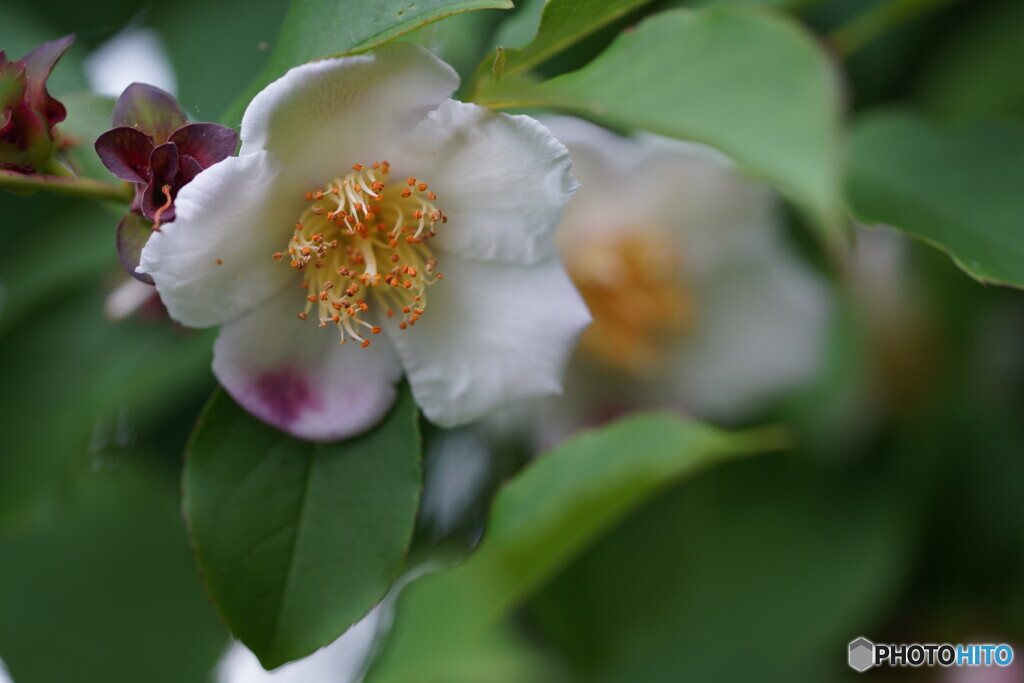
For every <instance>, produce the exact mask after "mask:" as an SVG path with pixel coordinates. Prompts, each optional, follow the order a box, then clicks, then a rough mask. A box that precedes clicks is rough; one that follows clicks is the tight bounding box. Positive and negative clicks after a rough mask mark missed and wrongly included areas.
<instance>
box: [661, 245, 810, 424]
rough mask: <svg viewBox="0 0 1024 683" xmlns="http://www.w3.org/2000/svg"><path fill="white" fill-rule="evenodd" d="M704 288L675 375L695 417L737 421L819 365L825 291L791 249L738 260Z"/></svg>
mask: <svg viewBox="0 0 1024 683" xmlns="http://www.w3.org/2000/svg"><path fill="white" fill-rule="evenodd" d="M700 285H701V289H700V291H699V292H698V294H699V296H700V298H699V300H698V304H697V306H698V308H697V319H696V321H695V324H696V327H695V329H694V330H693V331H692V333H691V334H690V335H689V336H688V338H687V340H686V342H685V343H684V345H683V347H682V348H681V349H680V365H679V367H678V368H677V374H676V380H677V382H676V385H677V386H678V387H679V389H680V390H681V394H682V397H683V400H684V402H685V403H686V405H687V407H688V408H689V409H691V410H692V411H693V412H695V413H697V414H699V415H701V416H703V417H710V418H717V419H735V418H736V417H738V416H739V415H741V414H743V413H745V412H748V411H749V410H751V409H753V408H755V407H757V405H758V404H759V403H761V402H763V401H765V400H767V399H768V398H770V397H771V396H772V395H777V394H778V393H779V392H781V391H784V390H786V389H788V388H792V387H794V386H796V385H797V384H799V383H800V382H802V381H804V380H806V379H807V378H808V377H809V376H811V374H812V373H814V372H815V371H816V370H817V369H818V367H820V364H821V361H822V354H823V351H824V335H825V333H826V328H827V322H828V312H829V299H828V294H827V291H826V289H825V287H824V285H823V283H822V282H821V281H820V280H819V279H818V278H817V277H815V276H814V275H813V274H812V273H811V272H810V271H809V270H808V269H807V268H806V267H805V266H803V264H801V263H800V262H799V260H798V259H797V258H796V257H795V256H794V255H793V254H791V253H789V251H788V250H786V249H784V248H782V247H772V248H770V249H768V250H766V251H764V252H762V253H761V254H760V255H759V256H758V258H757V259H737V260H736V261H735V262H734V263H733V264H732V265H731V266H730V267H729V268H721V269H719V271H718V272H716V273H715V275H714V278H713V279H712V280H710V281H705V282H702V283H700Z"/></svg>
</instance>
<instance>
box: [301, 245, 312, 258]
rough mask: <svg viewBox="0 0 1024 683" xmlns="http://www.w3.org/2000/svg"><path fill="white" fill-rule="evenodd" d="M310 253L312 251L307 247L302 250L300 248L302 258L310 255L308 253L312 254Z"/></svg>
mask: <svg viewBox="0 0 1024 683" xmlns="http://www.w3.org/2000/svg"><path fill="white" fill-rule="evenodd" d="M312 251H313V250H312V249H310V248H309V247H303V248H302V255H303V256H309V255H310V253H312Z"/></svg>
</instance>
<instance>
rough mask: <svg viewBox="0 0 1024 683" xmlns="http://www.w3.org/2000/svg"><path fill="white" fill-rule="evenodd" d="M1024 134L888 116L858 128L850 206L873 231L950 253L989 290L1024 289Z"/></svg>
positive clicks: (1008, 126) (1018, 129)
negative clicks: (895, 231) (881, 227)
mask: <svg viewBox="0 0 1024 683" xmlns="http://www.w3.org/2000/svg"><path fill="white" fill-rule="evenodd" d="M1021 187H1024V126H1022V125H1020V124H1018V123H1014V122H1010V121H994V120H993V121H978V122H974V123H971V124H966V125H957V126H942V125H939V124H936V123H933V122H930V121H928V120H926V119H924V118H922V117H920V116H917V115H915V114H911V113H908V112H898V111H890V112H880V113H876V114H873V115H868V116H865V117H864V118H862V119H861V120H860V121H859V122H858V123H857V125H856V126H855V128H854V135H853V149H852V154H851V159H850V180H849V197H850V203H851V205H852V209H853V212H854V214H855V215H857V217H858V218H860V219H861V220H863V221H865V222H868V223H884V224H887V225H891V226H894V227H896V228H899V229H900V230H904V231H906V232H908V233H910V234H911V235H914V236H915V237H918V238H920V239H922V240H924V241H925V242H927V243H929V244H931V245H932V246H934V247H936V248H938V249H942V250H943V251H946V252H948V253H949V255H950V256H951V257H952V258H953V260H954V261H955V262H956V264H957V265H958V266H960V268H962V269H963V270H964V271H966V272H967V274H968V275H970V276H971V277H974V278H976V279H978V280H981V281H982V282H990V283H995V284H1005V285H1012V286H1015V287H1024V194H1022V193H1021Z"/></svg>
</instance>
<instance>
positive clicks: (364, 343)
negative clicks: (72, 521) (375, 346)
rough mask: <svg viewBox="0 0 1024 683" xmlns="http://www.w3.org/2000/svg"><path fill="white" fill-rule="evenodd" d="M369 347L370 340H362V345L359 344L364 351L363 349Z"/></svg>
mask: <svg viewBox="0 0 1024 683" xmlns="http://www.w3.org/2000/svg"><path fill="white" fill-rule="evenodd" d="M369 345H370V340H369V339H364V340H363V343H362V344H360V346H362V347H363V348H364V349H365V348H366V347H367V346H369Z"/></svg>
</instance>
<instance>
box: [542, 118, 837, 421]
mask: <svg viewBox="0 0 1024 683" xmlns="http://www.w3.org/2000/svg"><path fill="white" fill-rule="evenodd" d="M546 123H547V125H549V127H550V128H551V130H552V132H553V133H554V134H555V136H556V137H558V139H559V140H561V141H562V142H563V143H565V145H566V146H567V147H568V148H569V152H570V154H571V156H572V160H573V169H574V174H575V175H576V176H577V178H579V180H580V182H581V183H582V186H581V189H580V191H579V192H578V193H577V194H576V196H575V197H574V198H573V200H572V201H571V202H570V203H569V206H568V208H567V209H566V212H565V215H564V217H563V222H562V226H561V228H560V229H559V233H558V240H559V244H560V246H561V248H562V251H563V257H564V259H565V263H566V267H567V268H568V270H569V273H570V275H571V276H572V278H573V280H574V282H576V284H577V286H578V287H579V288H580V291H581V293H582V294H583V296H584V299H585V300H586V302H587V304H588V305H589V306H590V309H591V313H592V314H593V316H594V324H593V325H592V326H591V328H590V329H588V330H587V332H586V333H585V334H584V335H583V338H582V339H581V342H580V353H579V356H580V360H581V362H580V363H575V364H574V366H573V368H572V369H571V370H570V377H569V379H567V381H566V394H567V395H566V397H565V400H564V401H562V402H561V404H562V407H561V408H560V410H562V411H565V410H575V411H577V413H578V414H577V415H576V418H575V419H574V420H570V422H574V423H576V424H578V423H580V422H593V421H594V420H599V419H602V418H606V417H609V416H611V415H613V414H616V413H618V412H621V411H624V410H627V409H633V408H638V407H655V406H666V405H673V406H677V407H681V408H683V409H685V410H687V411H689V412H691V413H694V414H697V415H700V416H702V417H707V418H714V419H726V420H732V419H735V418H737V417H739V416H740V415H742V413H744V412H746V411H748V410H750V409H752V408H755V407H756V406H757V405H758V404H759V403H761V402H762V401H764V400H766V399H767V398H769V397H771V396H772V395H775V394H777V393H778V392H779V391H782V390H784V389H786V388H790V387H793V386H794V385H795V384H797V383H798V382H800V381H802V380H805V379H807V378H808V377H809V376H810V375H811V374H812V373H813V372H814V371H815V370H816V368H817V367H818V366H819V363H820V361H821V359H822V351H823V346H824V344H823V338H824V334H825V329H826V326H827V325H826V323H827V319H828V295H827V291H826V289H825V287H824V285H823V283H822V282H821V281H820V279H819V278H817V277H816V276H814V275H813V274H812V273H811V272H810V271H809V269H808V268H806V267H805V266H804V265H803V264H802V263H801V262H800V260H799V259H798V258H797V257H796V256H795V254H793V253H792V252H791V250H790V249H789V248H788V246H787V244H786V243H785V241H784V240H783V236H782V234H781V231H780V228H781V226H780V224H779V220H778V215H777V213H778V206H777V204H776V201H775V199H774V197H773V195H772V193H771V191H770V190H769V189H768V188H767V187H765V186H764V185H762V184H759V183H756V182H754V181H752V180H750V179H748V178H745V177H743V176H742V175H741V174H740V173H739V172H738V170H737V169H736V168H735V167H734V165H733V164H732V163H731V162H729V160H728V159H726V158H725V157H723V156H722V155H720V154H718V153H717V152H715V151H714V150H711V149H709V148H706V147H703V146H700V145H695V144H689V143H683V142H679V141H676V140H668V139H665V138H660V137H656V136H652V135H648V136H644V137H640V138H636V139H630V138H624V137H621V136H618V135H615V134H613V133H610V132H608V131H606V130H604V129H603V128H599V127H597V126H594V125H592V124H589V123H586V122H584V121H581V120H579V119H573V118H557V119H553V120H550V121H547V122H546ZM570 427H571V425H570ZM561 431H563V432H564V426H563V429H562V430H561ZM551 436H553V435H552V434H549V437H551Z"/></svg>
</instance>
